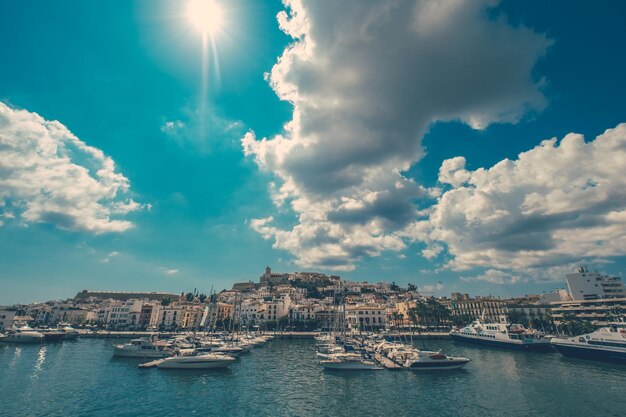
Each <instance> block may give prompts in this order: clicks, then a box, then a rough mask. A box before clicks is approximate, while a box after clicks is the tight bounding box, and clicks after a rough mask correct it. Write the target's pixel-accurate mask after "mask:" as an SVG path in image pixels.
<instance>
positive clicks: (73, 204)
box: [0, 102, 141, 234]
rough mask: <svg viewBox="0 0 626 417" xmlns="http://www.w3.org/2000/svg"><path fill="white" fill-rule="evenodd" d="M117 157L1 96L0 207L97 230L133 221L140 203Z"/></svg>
mask: <svg viewBox="0 0 626 417" xmlns="http://www.w3.org/2000/svg"><path fill="white" fill-rule="evenodd" d="M128 194H129V181H128V179H127V178H126V177H124V176H123V175H122V174H120V173H119V172H116V170H115V163H114V162H113V160H112V159H111V158H110V157H108V156H106V155H104V153H103V152H102V151H101V150H100V149H97V148H94V147H91V146H88V145H87V144H85V143H84V142H83V141H81V140H80V139H78V138H77V137H76V136H74V135H73V134H72V133H71V132H70V131H69V130H68V129H67V128H66V127H65V126H63V125H62V124H61V123H59V122H57V121H48V120H44V119H43V118H42V117H41V116H39V115H38V114H36V113H31V112H29V111H26V110H17V109H13V108H11V107H9V106H7V105H6V104H4V103H2V102H0V211H1V212H2V217H3V218H4V219H8V218H13V220H15V221H19V222H20V223H21V224H23V225H27V224H29V223H50V224H54V225H55V226H57V227H58V228H61V229H66V230H75V231H85V232H91V233H95V234H99V233H106V232H123V231H125V230H128V229H130V228H131V227H133V224H132V223H131V222H130V221H127V220H121V219H118V218H117V217H120V216H123V215H125V214H128V213H129V212H131V211H136V210H139V209H140V208H141V205H140V204H138V203H136V202H135V201H133V200H132V199H131V198H130V197H129V196H128Z"/></svg>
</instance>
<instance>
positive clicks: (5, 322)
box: [0, 310, 16, 330]
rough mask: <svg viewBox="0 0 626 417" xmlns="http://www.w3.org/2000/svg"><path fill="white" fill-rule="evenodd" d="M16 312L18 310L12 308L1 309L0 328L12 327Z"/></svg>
mask: <svg viewBox="0 0 626 417" xmlns="http://www.w3.org/2000/svg"><path fill="white" fill-rule="evenodd" d="M15 313H16V312H15V311H12V310H0V330H6V329H9V328H11V326H12V325H13V318H14V317H15Z"/></svg>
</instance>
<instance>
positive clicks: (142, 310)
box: [0, 267, 626, 334]
mask: <svg viewBox="0 0 626 417" xmlns="http://www.w3.org/2000/svg"><path fill="white" fill-rule="evenodd" d="M565 281H566V283H567V289H556V290H554V291H553V292H550V293H544V294H540V295H525V296H523V297H512V298H499V297H493V296H474V297H470V296H469V295H468V294H461V293H452V294H451V295H450V297H437V298H436V297H432V296H425V295H423V294H420V293H419V291H418V290H417V287H416V286H415V285H413V284H409V285H408V286H407V287H406V288H404V287H400V286H398V285H396V284H395V283H388V282H377V283H368V282H355V281H349V280H342V279H341V278H340V277H339V276H336V275H330V276H329V275H325V274H322V273H317V272H293V273H275V272H273V271H272V270H271V268H270V267H267V268H266V269H265V272H264V273H263V274H262V275H261V276H260V277H259V279H258V281H257V282H253V281H249V282H239V283H235V284H234V285H233V286H232V288H231V289H229V290H223V291H221V292H219V293H215V294H208V295H207V294H203V293H199V292H198V291H197V290H194V291H192V292H187V293H185V292H182V293H180V294H171V293H164V292H145V293H141V292H116V291H88V290H83V291H80V292H79V293H78V294H76V296H75V297H74V298H71V299H67V300H64V301H48V302H44V303H33V304H28V305H12V306H5V307H0V331H2V330H5V329H9V328H11V327H12V326H14V325H15V326H19V325H22V324H29V325H32V326H40V327H41V326H54V325H58V324H59V323H68V324H71V325H73V326H75V327H85V328H92V329H95V330H97V329H100V330H102V329H106V330H116V331H124V330H126V331H193V330H206V329H207V326H208V324H209V323H211V325H212V326H214V327H215V328H217V329H223V330H233V329H235V328H242V327H246V328H255V329H262V330H282V331H320V330H326V329H329V328H330V327H331V326H332V325H333V323H336V322H337V320H338V316H339V315H341V318H342V320H343V321H344V322H345V323H346V325H347V326H348V327H350V328H352V329H356V330H363V331H376V330H382V329H387V330H403V331H415V330H420V329H428V330H440V331H447V330H449V329H450V328H452V327H456V326H462V325H465V324H467V323H469V322H471V321H472V320H475V319H481V320H483V321H485V322H492V323H507V322H508V323H519V324H522V325H524V326H527V327H531V328H536V329H540V330H542V331H546V332H559V331H561V332H565V333H571V334H574V333H577V332H580V331H584V330H586V329H588V328H591V327H593V326H600V325H604V324H606V323H609V322H615V321H624V313H625V312H626V290H625V289H624V283H623V281H622V279H621V278H619V277H613V276H607V275H604V274H601V273H598V272H590V271H589V270H588V269H586V268H585V267H581V268H579V269H578V271H576V272H574V273H571V274H567V275H566V277H565Z"/></svg>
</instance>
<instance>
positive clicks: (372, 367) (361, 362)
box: [320, 353, 383, 371]
mask: <svg viewBox="0 0 626 417" xmlns="http://www.w3.org/2000/svg"><path fill="white" fill-rule="evenodd" d="M320 365H322V366H323V367H324V368H326V369H337V370H344V371H378V370H381V369H383V368H382V367H381V366H379V365H378V364H376V363H375V362H374V361H372V360H369V359H365V358H364V357H363V356H362V355H360V354H358V353H340V354H335V355H331V356H329V358H328V359H324V360H321V361H320Z"/></svg>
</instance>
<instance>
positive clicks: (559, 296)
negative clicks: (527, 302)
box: [538, 288, 572, 304]
mask: <svg viewBox="0 0 626 417" xmlns="http://www.w3.org/2000/svg"><path fill="white" fill-rule="evenodd" d="M571 300H572V296H571V295H570V293H569V291H567V290H566V289H564V288H557V289H556V290H554V291H552V292H548V293H543V294H541V296H540V297H539V300H538V303H539V304H550V303H555V302H561V301H571Z"/></svg>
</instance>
